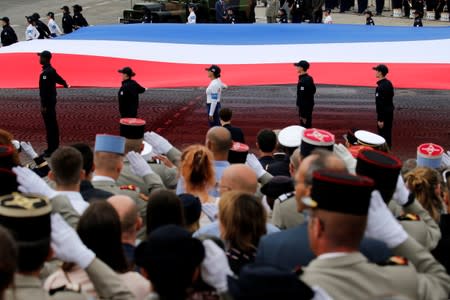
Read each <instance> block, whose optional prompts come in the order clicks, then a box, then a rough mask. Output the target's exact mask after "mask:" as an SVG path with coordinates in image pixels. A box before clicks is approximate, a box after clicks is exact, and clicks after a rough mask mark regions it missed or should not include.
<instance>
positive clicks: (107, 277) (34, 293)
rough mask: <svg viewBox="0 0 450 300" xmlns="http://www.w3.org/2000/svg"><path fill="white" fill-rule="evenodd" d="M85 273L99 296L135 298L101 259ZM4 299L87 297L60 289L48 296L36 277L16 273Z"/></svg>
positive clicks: (117, 298) (46, 299)
mask: <svg viewBox="0 0 450 300" xmlns="http://www.w3.org/2000/svg"><path fill="white" fill-rule="evenodd" d="M86 273H87V274H88V276H89V279H90V280H91V281H92V283H93V285H94V287H95V290H96V292H97V294H98V296H99V298H102V299H113V300H121V299H123V300H125V299H127V300H129V299H135V297H134V295H133V294H132V293H131V292H130V291H129V290H128V288H127V287H126V286H125V285H124V283H123V282H122V280H121V279H120V277H119V276H118V275H117V274H116V273H114V271H112V270H111V269H110V268H109V267H108V266H107V265H106V264H104V263H103V262H102V261H101V260H99V259H95V260H94V261H93V262H92V263H91V264H90V265H89V267H87V268H86ZM5 299H6V300H30V299H33V300H50V299H53V300H56V299H62V300H72V299H73V300H78V299H83V300H85V299H88V297H87V296H85V295H83V294H80V293H77V292H72V291H61V292H57V293H56V294H54V295H53V296H50V295H49V294H48V293H47V291H45V290H44V289H43V288H42V283H41V281H40V280H39V279H38V278H37V277H33V276H28V275H21V274H16V275H15V278H14V286H13V287H11V288H10V289H8V290H6V293H5Z"/></svg>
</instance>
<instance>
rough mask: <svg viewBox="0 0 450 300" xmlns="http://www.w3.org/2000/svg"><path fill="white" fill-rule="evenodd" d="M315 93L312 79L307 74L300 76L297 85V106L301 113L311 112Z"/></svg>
mask: <svg viewBox="0 0 450 300" xmlns="http://www.w3.org/2000/svg"><path fill="white" fill-rule="evenodd" d="M315 93H316V85H315V84H314V79H313V78H312V77H311V76H309V75H308V74H302V75H300V76H299V77H298V83H297V106H298V107H299V108H300V110H301V111H312V110H313V107H314V94H315Z"/></svg>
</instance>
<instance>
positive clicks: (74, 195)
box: [48, 147, 89, 215]
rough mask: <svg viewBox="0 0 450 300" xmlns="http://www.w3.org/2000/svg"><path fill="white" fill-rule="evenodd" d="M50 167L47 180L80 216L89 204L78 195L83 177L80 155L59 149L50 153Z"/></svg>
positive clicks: (66, 149)
mask: <svg viewBox="0 0 450 300" xmlns="http://www.w3.org/2000/svg"><path fill="white" fill-rule="evenodd" d="M50 167H51V171H50V172H49V173H48V178H49V179H50V180H52V181H54V182H55V184H56V190H57V191H58V193H59V194H62V195H64V196H66V197H67V198H68V199H69V201H70V204H72V207H73V208H74V209H75V210H76V211H77V213H78V214H79V215H82V214H83V212H84V211H85V210H86V208H87V207H88V206H89V203H88V202H86V201H85V200H84V199H83V196H82V195H81V194H80V183H81V178H82V177H83V175H84V171H83V169H82V167H83V157H82V156H81V153H80V152H79V151H78V150H77V149H74V148H72V147H60V148H58V149H56V150H55V152H53V153H52V155H51V157H50Z"/></svg>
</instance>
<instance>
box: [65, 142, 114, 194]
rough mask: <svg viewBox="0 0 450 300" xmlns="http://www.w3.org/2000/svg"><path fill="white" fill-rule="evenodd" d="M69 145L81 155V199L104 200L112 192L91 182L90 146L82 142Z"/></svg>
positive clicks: (92, 156) (92, 164) (91, 153)
mask: <svg viewBox="0 0 450 300" xmlns="http://www.w3.org/2000/svg"><path fill="white" fill-rule="evenodd" d="M71 147H73V148H75V149H77V150H78V151H79V152H80V153H81V156H82V157H83V171H84V176H83V179H82V180H81V183H80V193H81V195H82V196H83V199H84V200H86V201H87V202H92V201H94V200H106V199H108V198H109V197H111V196H113V195H114V194H113V193H110V192H107V191H104V190H101V189H97V188H95V187H94V186H93V185H92V183H91V180H92V177H93V175H94V153H93V152H92V149H91V147H89V145H87V144H83V143H78V144H73V145H71Z"/></svg>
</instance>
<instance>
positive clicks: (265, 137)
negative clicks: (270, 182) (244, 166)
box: [256, 129, 277, 170]
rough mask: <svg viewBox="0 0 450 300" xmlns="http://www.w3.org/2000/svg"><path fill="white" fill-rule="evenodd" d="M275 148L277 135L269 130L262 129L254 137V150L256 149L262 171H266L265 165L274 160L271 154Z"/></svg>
mask: <svg viewBox="0 0 450 300" xmlns="http://www.w3.org/2000/svg"><path fill="white" fill-rule="evenodd" d="M276 146H277V135H276V134H275V132H273V131H272V130H270V129H262V130H260V131H259V132H258V134H257V136H256V148H258V152H259V153H258V156H259V161H260V163H261V165H262V166H263V168H264V170H267V165H269V164H271V163H272V162H273V160H274V158H273V153H274V151H275V147H276Z"/></svg>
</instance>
